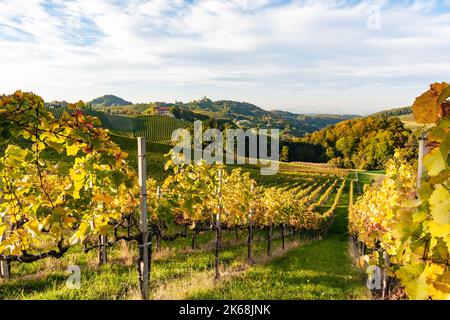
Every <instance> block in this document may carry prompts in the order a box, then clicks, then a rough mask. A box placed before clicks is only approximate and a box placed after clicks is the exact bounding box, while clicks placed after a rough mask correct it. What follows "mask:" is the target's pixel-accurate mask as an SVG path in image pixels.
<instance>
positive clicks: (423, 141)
mask: <svg viewBox="0 0 450 320" xmlns="http://www.w3.org/2000/svg"><path fill="white" fill-rule="evenodd" d="M426 141H427V136H426V134H425V133H422V134H421V135H420V138H419V158H418V162H419V163H418V168H417V188H418V189H420V186H421V180H422V177H423V157H424V155H425V145H426Z"/></svg>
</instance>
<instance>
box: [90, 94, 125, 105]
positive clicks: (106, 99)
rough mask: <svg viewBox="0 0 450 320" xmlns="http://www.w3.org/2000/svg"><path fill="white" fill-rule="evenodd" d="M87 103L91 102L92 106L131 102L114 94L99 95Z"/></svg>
mask: <svg viewBox="0 0 450 320" xmlns="http://www.w3.org/2000/svg"><path fill="white" fill-rule="evenodd" d="M89 104H91V105H92V106H102V107H114V106H128V105H131V104H133V103H132V102H129V101H126V100H124V99H122V98H119V97H117V96H114V95H105V96H103V97H99V98H96V99H94V100H92V101H90V102H89Z"/></svg>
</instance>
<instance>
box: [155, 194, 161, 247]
mask: <svg viewBox="0 0 450 320" xmlns="http://www.w3.org/2000/svg"><path fill="white" fill-rule="evenodd" d="M161 195H162V191H161V187H160V186H158V187H157V188H156V202H157V205H158V207H159V202H160V201H161ZM160 250H161V225H160V222H159V221H158V232H157V234H156V251H160Z"/></svg>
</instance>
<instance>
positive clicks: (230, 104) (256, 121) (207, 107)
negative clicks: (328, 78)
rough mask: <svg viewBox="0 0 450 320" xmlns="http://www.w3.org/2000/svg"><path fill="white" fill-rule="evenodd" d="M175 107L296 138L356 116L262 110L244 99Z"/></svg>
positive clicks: (240, 125)
mask: <svg viewBox="0 0 450 320" xmlns="http://www.w3.org/2000/svg"><path fill="white" fill-rule="evenodd" d="M176 107H178V108H181V109H188V110H190V111H192V112H194V113H198V114H202V115H206V116H209V117H211V118H215V119H226V120H230V121H233V122H234V123H235V124H236V125H238V126H239V127H242V128H244V129H245V128H277V129H280V130H281V131H282V133H283V136H284V137H285V138H288V137H299V136H303V135H305V134H307V133H311V132H314V131H316V130H320V129H322V128H325V127H327V126H329V125H333V124H336V123H338V122H341V121H344V120H349V119H352V118H355V117H357V116H356V115H328V114H296V113H292V112H287V111H279V110H272V111H268V110H264V109H262V108H260V107H258V106H256V105H254V104H251V103H248V102H238V101H232V100H219V101H212V100H210V99H208V98H203V99H202V100H199V101H192V102H189V103H178V104H176Z"/></svg>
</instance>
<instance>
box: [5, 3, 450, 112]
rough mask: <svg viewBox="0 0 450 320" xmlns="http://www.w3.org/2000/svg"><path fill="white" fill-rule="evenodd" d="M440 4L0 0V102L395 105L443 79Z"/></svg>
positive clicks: (448, 21)
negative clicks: (12, 95)
mask: <svg viewBox="0 0 450 320" xmlns="http://www.w3.org/2000/svg"><path fill="white" fill-rule="evenodd" d="M372 3H378V4H379V5H380V6H381V19H382V20H381V29H380V30H369V29H368V28H367V27H366V20H367V12H366V10H367V7H368V6H369V5H370V4H372ZM441 5H442V2H438V1H404V2H402V3H399V2H397V1H396V2H394V1H361V2H360V3H359V4H356V5H347V4H346V2H345V1H339V0H336V1H331V0H328V1H326V0H322V1H309V0H307V1H304V0H303V1H301V0H293V1H289V2H287V1H275V0H274V1H269V0H246V1H238V0H230V1H219V0H204V1H201V0H198V1H193V2H187V1H182V0H154V1H144V0H128V1H117V0H72V1H49V0H28V1H26V2H24V1H19V0H0V32H1V33H0V48H1V50H0V68H1V69H2V70H3V75H4V76H3V77H2V79H1V80H0V92H5V93H9V92H12V91H14V90H15V89H17V88H22V89H24V90H33V91H35V92H37V93H39V94H41V95H43V96H44V98H46V99H49V100H50V99H70V100H75V99H78V98H83V99H85V100H88V99H91V98H93V97H95V96H98V95H101V94H105V93H115V94H118V95H121V96H123V97H124V98H126V99H130V100H134V101H148V100H168V101H174V100H175V99H177V100H181V99H183V100H190V99H195V98H198V97H200V96H204V95H207V96H210V97H212V98H217V99H219V98H233V99H238V100H246V101H250V102H254V103H257V104H260V105H261V106H263V107H266V108H274V107H284V108H289V109H290V110H293V111H295V110H300V107H302V106H306V107H313V108H314V110H317V108H319V107H320V108H321V110H322V111H324V112H357V113H360V112H368V111H372V110H375V109H379V108H384V107H393V106H396V105H404V104H408V103H410V102H411V101H412V99H413V98H414V96H416V95H418V94H419V93H420V92H421V91H423V90H425V89H426V86H427V85H428V83H429V82H433V81H444V80H449V79H448V75H450V63H449V62H448V57H447V55H448V52H450V43H449V42H448V41H446V39H448V38H449V37H450V14H449V13H448V11H449V10H440V9H444V8H443V7H442V8H441V7H440V6H441ZM447 5H448V4H447ZM5 75H7V76H5ZM445 77H447V79H446V78H445ZM356 110H358V111H356ZM302 111H308V110H305V109H304V108H303V109H302Z"/></svg>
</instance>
